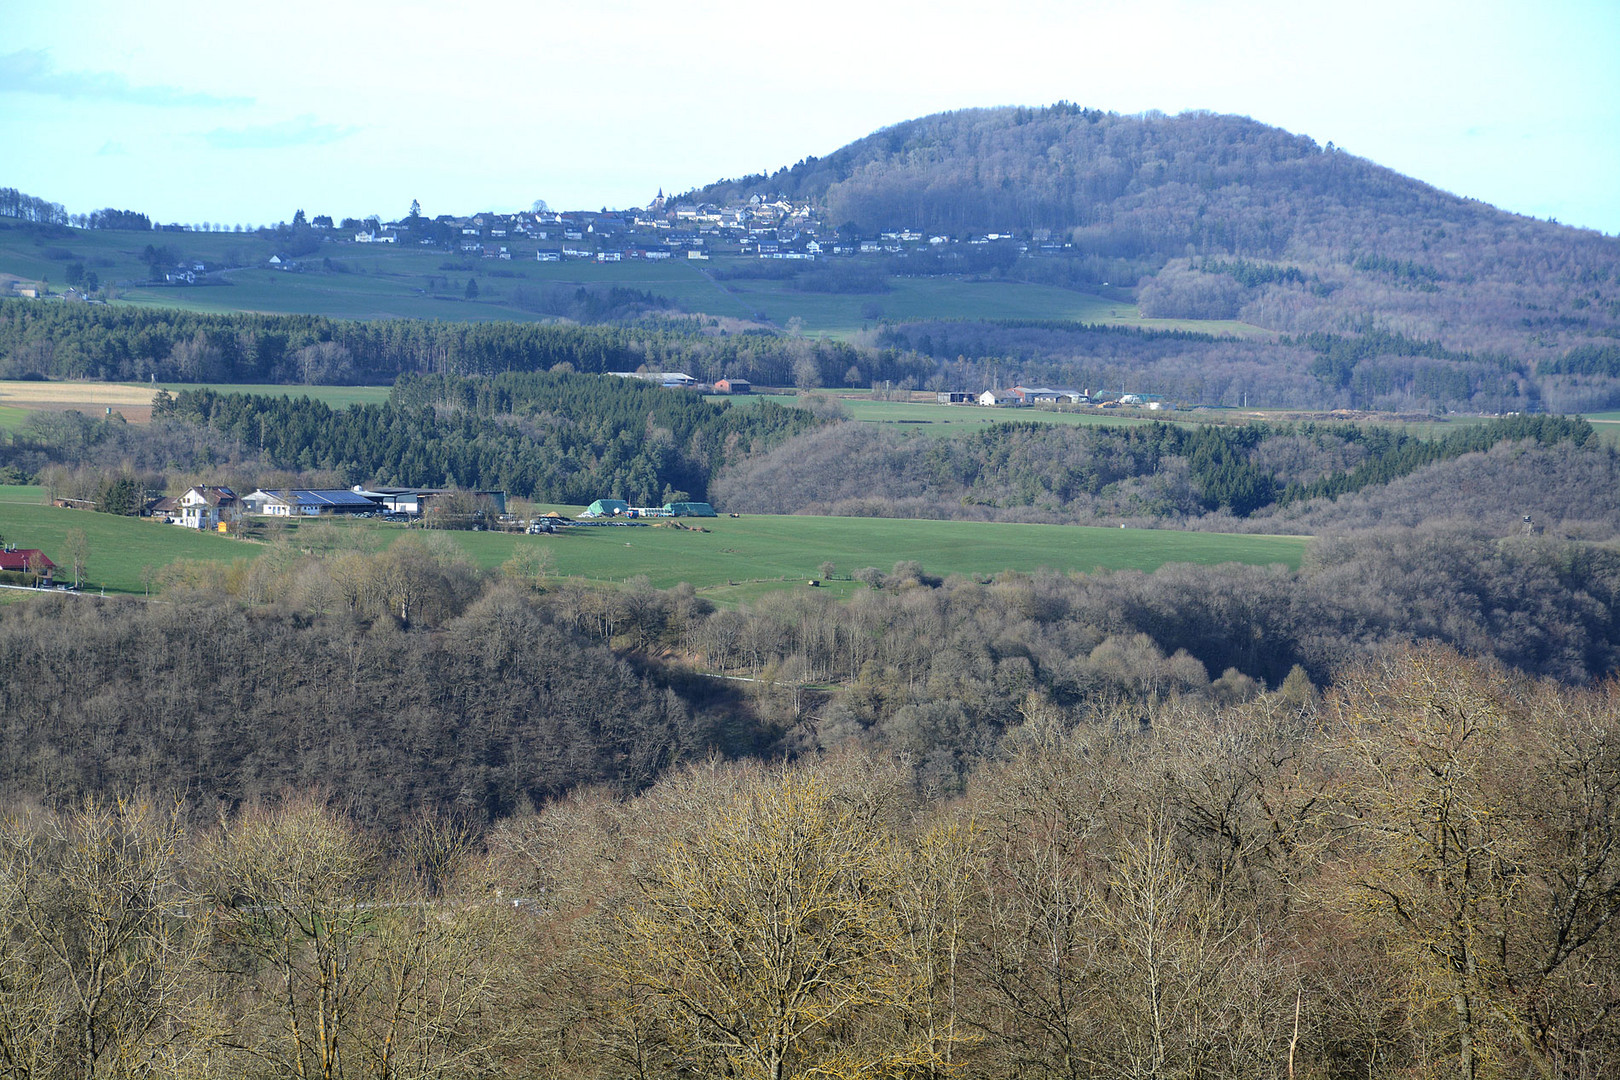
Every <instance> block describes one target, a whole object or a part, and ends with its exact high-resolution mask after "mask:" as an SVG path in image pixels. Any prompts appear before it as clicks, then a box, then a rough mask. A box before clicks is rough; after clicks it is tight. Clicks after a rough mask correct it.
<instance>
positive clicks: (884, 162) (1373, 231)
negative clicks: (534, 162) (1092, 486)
mask: <svg viewBox="0 0 1620 1080" xmlns="http://www.w3.org/2000/svg"><path fill="white" fill-rule="evenodd" d="M0 217H11V218H13V219H19V220H23V221H27V222H31V223H33V225H32V226H31V227H34V228H41V227H45V228H49V227H57V226H62V225H70V226H78V227H81V228H92V229H129V228H136V229H148V231H152V232H153V233H154V236H153V240H154V241H155V242H153V243H149V244H148V245H147V246H146V249H145V252H144V254H143V256H142V257H143V258H145V259H146V261H147V264H148V268H149V270H150V273H151V277H152V279H153V280H158V281H165V280H167V281H168V282H169V283H170V284H194V283H196V282H198V281H200V280H201V279H203V278H207V277H208V276H209V275H213V274H216V273H217V272H219V271H221V270H224V271H225V272H227V273H228V272H230V271H231V268H229V267H225V268H221V267H218V266H215V265H213V264H211V263H210V262H209V261H208V260H206V259H203V258H192V257H188V252H187V251H186V250H185V243H186V242H185V241H184V239H182V238H181V237H175V236H171V235H168V232H169V230H180V231H181V232H184V231H187V230H196V229H201V230H204V231H220V230H226V231H229V230H227V229H226V227H225V226H223V225H220V224H217V223H209V222H202V223H198V224H197V225H193V226H178V225H174V226H163V225H158V226H151V223H150V221H149V219H148V218H147V217H146V215H144V214H141V213H138V212H135V211H127V210H113V209H110V208H109V209H106V210H101V211H96V212H94V213H91V214H78V215H74V214H68V213H67V212H66V211H65V209H64V208H62V207H61V206H60V205H58V204H55V203H50V202H47V201H45V200H43V199H39V198H36V197H33V196H28V195H24V194H22V193H20V192H17V191H15V190H14V189H4V190H0ZM235 228H236V229H237V230H240V229H241V227H240V226H236V227H235ZM254 235H255V236H256V237H258V238H261V239H264V240H266V241H268V242H269V245H270V246H269V248H267V249H266V256H268V259H269V262H270V264H271V265H273V266H274V267H275V268H277V269H288V268H296V269H298V270H299V271H300V272H308V273H325V274H328V275H336V274H341V273H345V272H349V271H347V270H346V268H345V267H343V266H342V265H334V263H339V262H340V260H337V259H334V258H332V256H331V255H327V256H326V257H325V258H319V257H318V256H319V255H320V254H321V253H333V254H335V253H337V252H338V251H339V250H340V249H339V248H337V247H334V246H332V245H354V244H363V245H393V246H394V247H393V250H397V251H398V252H399V254H400V255H401V256H404V255H406V254H407V250H409V251H410V252H424V253H425V252H438V253H440V254H439V255H438V256H429V257H434V258H437V259H442V258H443V253H450V254H451V255H454V256H456V257H457V258H458V259H459V260H460V261H458V262H453V263H442V264H438V265H439V269H441V270H457V271H461V270H470V269H472V268H474V267H478V268H480V272H482V268H484V267H488V266H497V267H498V266H505V265H509V264H510V261H511V260H515V259H521V260H525V261H527V262H528V264H529V265H530V266H531V267H532V266H533V265H534V262H535V260H539V261H540V262H547V261H553V262H559V263H568V262H570V261H581V260H588V261H590V262H592V263H608V262H614V263H616V262H620V261H624V262H638V263H642V264H645V263H646V262H653V261H661V260H678V261H680V262H683V263H684V262H687V261H689V260H693V262H692V265H694V266H697V267H700V268H702V269H701V272H702V274H704V275H705V276H707V277H708V278H709V279H710V281H711V282H712V283H713V284H714V285H718V286H720V289H718V290H710V291H703V290H699V291H698V292H696V293H694V294H690V295H687V296H685V297H684V298H683V299H681V300H680V301H679V302H676V301H674V300H671V299H670V298H669V297H664V296H659V295H655V294H653V293H650V292H645V291H638V290H637V289H631V288H619V287H615V286H612V285H611V283H610V284H603V283H601V282H600V281H596V283H595V284H581V285H580V287H578V288H576V287H575V285H574V284H572V283H570V284H568V285H567V287H566V288H565V287H563V286H562V285H558V284H555V283H553V284H546V285H542V286H540V287H531V286H526V285H519V286H516V287H513V288H510V289H509V290H508V291H509V296H508V299H509V300H510V301H511V303H512V304H513V305H514V306H516V307H519V308H521V309H522V310H523V311H524V312H532V313H534V315H535V316H537V317H539V318H565V319H568V320H571V321H575V322H582V323H592V324H604V323H611V324H618V325H624V324H628V323H636V322H640V323H645V322H647V321H648V320H659V319H664V320H667V319H668V318H669V317H670V316H672V315H675V316H678V315H681V314H689V315H705V314H714V313H715V311H716V309H715V308H714V307H712V306H710V305H714V304H720V303H722V302H723V300H724V297H725V295H726V294H728V293H735V292H737V287H738V286H746V287H747V288H751V289H758V288H763V287H766V285H769V286H770V287H772V288H777V289H779V295H781V296H788V297H791V296H794V295H798V294H809V295H810V297H811V301H816V302H819V300H818V298H819V297H828V296H838V297H840V298H847V297H855V298H859V299H861V300H862V307H861V310H862V311H863V312H867V313H868V314H869V321H870V322H874V323H877V324H879V325H878V328H877V329H876V330H875V331H873V332H872V335H871V336H870V337H868V338H865V339H857V340H856V341H855V342H854V343H855V344H856V345H857V346H860V348H859V349H858V352H859V353H860V357H859V358H857V359H854V360H850V361H848V362H845V361H840V362H839V363H838V364H837V367H838V370H837V371H835V372H834V371H823V372H821V373H820V374H819V375H818V381H819V382H820V383H821V384H822V385H835V384H838V383H840V382H841V381H842V379H841V376H842V375H843V374H845V373H854V374H856V375H859V376H861V377H863V378H865V377H868V376H875V375H876V373H877V372H879V371H880V370H881V371H882V373H883V374H882V375H881V376H880V377H882V378H891V377H893V376H894V375H895V374H897V373H898V374H899V375H900V377H901V378H909V379H911V380H913V384H914V385H915V386H917V387H919V388H936V387H935V386H934V384H936V383H937V384H938V386H937V388H940V389H961V388H964V387H966V388H972V389H982V388H984V387H985V386H987V385H988V382H987V381H986V380H987V379H990V378H992V377H993V376H994V374H995V373H998V372H1002V373H1009V374H1014V375H1016V376H1021V377H1023V378H1026V379H1032V380H1036V381H1043V380H1044V381H1055V382H1074V383H1077V384H1085V383H1088V382H1096V381H1099V380H1103V379H1107V380H1110V381H1112V380H1114V379H1121V380H1124V379H1129V380H1130V381H1132V382H1135V383H1138V384H1140V385H1143V386H1147V387H1151V388H1152V389H1153V390H1154V391H1155V392H1156V393H1160V394H1162V395H1164V396H1167V397H1174V398H1178V399H1181V400H1186V401H1190V402H1203V403H1210V404H1245V403H1247V404H1260V403H1265V404H1275V405H1289V406H1298V407H1314V408H1337V407H1359V408H1375V409H1398V410H1413V409H1434V408H1441V409H1456V408H1462V409H1467V410H1471V411H1486V412H1497V411H1521V410H1530V411H1535V410H1540V409H1546V410H1548V411H1555V412H1557V411H1565V412H1569V411H1584V410H1592V409H1602V408H1613V407H1615V406H1617V405H1620V239H1617V238H1615V237H1610V236H1606V235H1603V234H1601V233H1598V232H1593V231H1590V230H1581V229H1574V228H1569V227H1566V226H1562V225H1558V224H1556V223H1554V222H1545V221H1538V220H1535V219H1531V218H1526V217H1522V216H1519V215H1514V214H1510V213H1507V212H1505V211H1501V210H1498V209H1496V208H1494V207H1491V206H1488V205H1486V204H1484V203H1481V202H1478V201H1475V200H1470V199H1465V198H1460V197H1457V196H1455V195H1451V194H1448V193H1446V192H1442V191H1439V190H1437V189H1435V188H1433V187H1430V186H1428V185H1426V184H1424V183H1422V182H1420V181H1417V180H1414V179H1412V178H1410V177H1406V176H1402V175H1400V174H1398V173H1396V172H1394V171H1392V170H1390V169H1387V168H1384V167H1382V166H1379V165H1376V164H1374V163H1372V162H1369V161H1366V160H1364V159H1362V158H1358V157H1355V156H1354V155H1352V154H1349V153H1346V152H1344V151H1342V150H1340V149H1338V148H1336V147H1334V145H1333V144H1332V143H1328V144H1326V145H1325V146H1324V145H1318V144H1317V143H1316V142H1315V141H1313V140H1312V139H1310V138H1308V137H1305V136H1302V135H1297V134H1292V133H1289V132H1286V131H1283V130H1280V129H1277V128H1273V127H1268V126H1266V125H1263V124H1260V123H1257V122H1255V121H1253V120H1250V119H1247V118H1244V117H1236V116H1223V115H1216V114H1212V113H1205V112H1189V113H1183V114H1181V115H1178V116H1164V115H1161V114H1156V113H1152V114H1143V115H1136V116H1121V115H1118V114H1114V113H1106V112H1100V111H1096V110H1091V109H1084V108H1081V107H1079V106H1075V105H1070V104H1067V103H1059V104H1057V105H1054V106H1051V107H1048V108H1040V109H1028V108H997V109H974V110H964V111H960V112H952V113H941V114H937V115H934V116H928V117H923V118H921V119H917V120H910V121H907V122H904V123H900V124H896V125H894V126H892V127H889V128H885V129H883V130H881V131H878V132H876V133H874V134H872V135H870V136H867V137H866V138H864V139H860V140H857V141H855V142H853V143H850V144H849V145H848V146H845V147H843V148H842V149H840V150H838V151H836V152H834V153H832V154H829V155H827V156H825V157H821V158H815V157H810V158H805V159H804V160H803V161H801V162H799V163H798V164H797V165H794V166H792V167H791V168H783V169H780V170H778V171H777V172H775V173H773V174H770V175H764V174H761V175H756V176H749V177H743V178H741V179H737V180H728V181H723V182H720V183H716V184H711V185H709V186H707V187H704V188H700V189H696V190H693V191H690V192H686V193H683V194H678V195H671V196H667V197H666V196H665V195H664V194H663V193H662V192H660V193H659V195H658V196H657V197H656V198H654V199H653V200H651V201H650V202H649V204H648V205H647V206H646V207H639V208H632V209H629V210H613V211H608V210H605V209H604V210H601V211H557V210H553V209H552V208H550V207H548V206H546V205H545V204H544V203H543V202H536V203H535V204H534V205H533V206H532V207H531V208H530V209H529V210H526V211H523V212H519V213H493V212H484V213H475V214H472V215H468V216H457V215H448V214H441V215H438V216H435V217H431V218H430V217H428V216H426V215H424V214H423V213H422V212H421V210H420V207H419V206H417V205H416V204H414V203H413V204H412V206H411V208H410V212H409V213H408V214H406V215H404V216H403V217H401V218H399V219H398V220H396V221H392V222H387V221H382V220H380V219H379V218H376V217H371V218H366V219H360V218H353V217H340V218H337V219H334V218H333V217H332V216H330V215H327V214H314V215H306V214H305V211H304V210H302V209H300V210H298V211H297V212H296V213H295V214H294V215H293V218H292V220H291V222H282V223H279V224H277V225H276V226H273V227H268V228H264V229H259V230H257V231H256V232H255V233H254ZM354 250H356V251H361V250H367V249H365V248H356V249H354ZM372 250H376V249H372ZM271 252H273V254H272V253H271ZM711 258H712V259H713V260H714V262H712V263H711V262H710V261H709V260H710V259H711ZM486 260H496V261H495V262H486ZM75 270H78V271H79V273H78V274H77V275H76V274H75V273H74V271H75ZM66 273H67V278H68V282H69V284H70V285H74V284H75V281H76V280H77V282H78V285H79V287H80V288H81V290H83V291H86V292H94V288H93V287H91V288H89V289H85V288H84V279H85V277H89V278H90V279H91V281H92V282H93V283H94V284H100V283H99V282H95V281H94V272H93V271H91V270H89V269H87V268H83V267H79V266H78V264H75V263H69V265H68V266H67V268H66ZM544 273H545V272H542V271H540V270H531V271H512V272H510V273H508V272H507V271H504V270H503V271H501V272H500V274H498V275H496V276H517V277H524V276H528V275H529V274H541V275H542V276H544ZM555 274H556V276H557V280H559V281H568V282H586V283H588V282H589V281H593V280H595V279H590V278H580V277H578V273H577V272H574V271H570V270H569V269H568V267H567V266H562V267H559V268H558V270H557V271H556V272H555ZM105 276H106V275H105V274H103V277H105ZM930 278H932V279H944V278H949V279H952V280H958V281H969V282H995V283H1004V282H1012V283H1031V284H1038V285H1045V286H1058V287H1060V288H1062V289H1065V290H1075V291H1077V292H1083V293H1088V294H1094V295H1100V296H1103V297H1106V298H1107V299H1106V300H1105V301H1103V303H1104V305H1106V304H1108V303H1115V302H1117V303H1122V304H1134V305H1135V307H1134V309H1132V311H1131V313H1130V317H1131V318H1133V319H1134V318H1137V317H1138V315H1139V316H1140V317H1141V318H1143V319H1174V320H1183V321H1184V322H1182V323H1181V324H1179V325H1180V326H1181V329H1180V330H1179V331H1176V332H1175V335H1174V336H1171V337H1147V338H1144V337H1128V336H1121V335H1118V334H1117V333H1114V334H1108V333H1100V332H1099V330H1098V327H1097V326H1095V325H1091V324H1082V323H1077V322H1073V321H1067V322H1065V321H1062V320H1052V321H1048V322H1045V323H1042V322H1039V321H1036V322H1031V321H1030V320H1028V319H1021V320H1013V319H995V318H986V317H984V316H983V315H982V313H980V312H975V313H973V314H972V315H970V316H966V317H965V320H964V321H963V322H960V323H959V322H958V321H957V320H950V319H941V318H939V317H938V315H937V314H935V315H934V316H933V317H929V318H922V319H913V318H909V317H904V318H895V319H890V318H888V317H886V316H885V315H884V310H885V308H884V302H885V299H886V296H887V294H889V293H891V292H892V291H893V290H894V288H895V283H896V282H899V281H902V280H910V281H919V280H923V279H930ZM425 280H426V281H427V282H428V284H427V285H426V287H425V294H426V295H427V296H430V297H432V296H437V295H442V294H448V293H455V294H456V295H457V297H458V298H459V297H460V294H461V293H462V292H465V294H466V299H467V300H468V301H472V300H475V299H476V298H477V296H478V288H479V286H480V283H479V282H477V281H474V280H473V279H472V278H471V277H469V278H467V280H466V282H465V284H463V283H462V282H461V281H459V280H457V281H454V282H452V281H451V279H450V276H449V274H448V273H446V274H444V275H443V276H442V280H438V279H435V278H434V277H433V275H432V274H429V275H428V276H427V278H426V279H425ZM546 280H547V281H548V282H549V281H551V279H550V278H547V279H546ZM483 288H484V289H485V291H486V292H487V291H488V290H489V288H490V285H489V284H484V285H483ZM705 289H708V283H705ZM745 291H746V289H745ZM867 297H870V300H865V299H864V298H867ZM210 300H211V301H213V302H214V303H217V302H218V301H217V299H215V298H214V297H210ZM811 301H805V302H811ZM782 302H783V303H789V302H790V301H782ZM940 310H944V309H943V308H941V309H940ZM1104 311H1105V312H1106V306H1105V307H1104ZM455 317H456V318H460V317H462V316H459V315H457V316H455ZM467 317H472V318H476V317H479V316H477V315H474V314H472V313H469V315H468V316H467ZM485 317H487V316H485ZM0 321H3V320H0ZM790 321H791V320H788V319H785V318H784V319H779V320H778V321H777V322H776V323H774V324H773V323H771V322H769V321H768V320H763V321H762V322H761V325H760V326H759V327H758V329H759V331H760V332H762V333H765V334H783V333H784V332H790V328H789V327H788V326H787V323H788V322H790ZM1186 322H1191V323H1193V324H1194V325H1193V326H1187V325H1186ZM1172 325H1177V324H1172ZM1205 325H1207V326H1208V327H1209V330H1208V332H1207V333H1206V332H1204V331H1203V330H1202V326H1205ZM1234 327H1237V328H1238V329H1239V330H1240V331H1241V333H1240V334H1239V335H1238V336H1234ZM1108 329H1113V328H1108ZM1189 331H1190V332H1189ZM8 333H9V335H10V337H11V338H12V340H14V341H16V340H17V338H18V330H17V329H16V328H15V327H13V329H12V330H11V331H9V332H8ZM1243 334H1247V335H1248V336H1242V335H1243ZM19 344H22V343H21V342H19ZM878 354H884V356H885V358H884V359H882V360H877V359H873V357H874V356H876V355H878ZM154 359H156V360H158V361H162V360H164V359H165V358H162V357H159V358H154ZM0 360H9V361H10V365H9V366H10V367H11V368H13V369H17V368H18V363H19V361H18V360H17V357H16V356H15V355H10V356H8V357H0ZM23 366H25V367H27V368H28V369H29V370H38V371H41V372H43V373H46V374H55V373H63V374H65V373H66V372H58V371H55V370H53V369H52V368H51V365H46V364H40V363H37V362H32V361H31V362H30V363H28V364H25V365H23ZM155 366H156V367H158V368H159V369H161V368H162V367H163V364H162V363H161V362H159V363H157V364H156V365H155ZM181 366H183V365H181ZM382 366H387V365H386V364H385V365H382ZM452 366H455V365H452ZM513 366H514V367H516V368H520V369H532V367H533V366H534V365H533V364H530V363H518V364H514V365H513ZM579 366H580V365H576V367H579ZM406 367H407V368H408V367H409V365H407V366H406ZM581 369H582V370H583V368H581ZM733 373H734V374H738V375H743V376H746V377H750V378H754V379H756V380H759V381H766V382H769V381H772V380H770V379H767V378H762V376H763V372H762V371H758V370H753V369H750V368H747V367H745V366H739V367H738V369H737V370H736V371H735V372H733ZM349 377H352V376H349ZM777 381H786V380H777Z"/></svg>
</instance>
